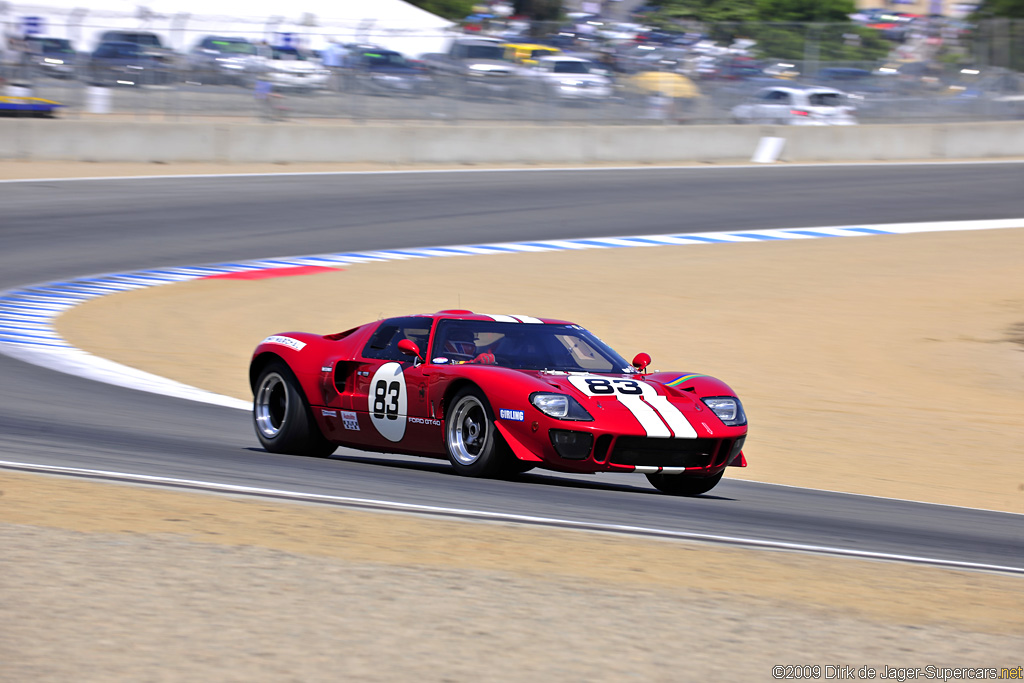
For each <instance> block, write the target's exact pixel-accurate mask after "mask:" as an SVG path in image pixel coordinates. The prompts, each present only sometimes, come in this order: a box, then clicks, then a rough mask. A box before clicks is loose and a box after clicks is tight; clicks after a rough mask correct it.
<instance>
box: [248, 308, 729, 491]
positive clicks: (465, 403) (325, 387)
mask: <svg viewBox="0 0 1024 683" xmlns="http://www.w3.org/2000/svg"><path fill="white" fill-rule="evenodd" d="M650 360H651V359H650V356H648V355H647V354H645V353H641V354H639V355H637V356H636V358H634V359H633V362H632V364H630V363H628V362H626V361H625V360H624V359H623V358H622V357H621V356H619V354H617V353H616V352H615V351H613V350H612V349H611V348H609V347H608V346H607V345H606V344H604V342H602V341H601V340H600V339H598V338H597V337H595V336H594V335H593V334H591V333H590V332H588V331H587V330H585V329H583V328H582V327H580V326H579V325H574V324H572V323H569V322H565V321H562V320H546V319H545V320H541V319H538V318H531V317H529V316H525V315H514V316H513V315H480V314H475V313H473V312H471V311H463V310H446V311H440V312H438V313H435V314H433V315H415V316H408V317H402V318H389V319H387V320H378V321H377V322H373V323H369V324H366V325H361V326H359V327H354V328H352V329H351V330H347V331H345V332H339V333H337V334H328V335H318V334H309V333H305V332H286V333H283V334H278V335H274V336H271V337H267V338H266V339H264V340H263V341H262V342H261V343H260V345H259V346H257V347H256V351H255V353H254V354H253V357H252V363H251V365H250V367H249V382H250V385H251V386H252V390H253V395H254V396H255V401H254V403H253V421H254V423H255V427H256V435H257V436H258V437H259V440H260V442H261V443H262V444H263V447H264V448H266V449H267V450H268V451H270V452H272V453H289V454H295V455H313V456H322V457H325V456H327V455H330V454H331V453H332V452H334V449H335V448H336V447H337V446H339V445H341V446H347V447H351V448H358V449H362V450H369V451H381V452H392V453H405V454H410V455H420V456H426V457H432V458H447V459H448V460H449V461H450V462H451V464H452V467H454V468H455V471H456V472H458V473H459V474H463V475H467V476H472V477H486V476H502V475H507V474H512V473H516V472H525V471H526V470H529V469H531V468H533V467H543V468H546V469H551V470H558V471H562V472H581V473H592V472H641V473H643V474H645V475H647V478H648V479H649V480H650V482H651V483H652V484H653V485H654V486H655V487H657V488H658V489H659V490H661V491H663V492H665V493H669V494H674V495H684V496H693V495H699V494H701V493H706V492H707V491H710V490H711V489H712V488H713V487H714V486H715V485H716V484H717V483H718V482H719V480H721V478H722V474H723V472H724V471H725V468H726V467H727V466H729V465H733V466H739V467H745V466H746V460H745V459H744V457H743V452H742V449H743V442H744V439H745V438H746V435H747V417H746V415H745V414H744V412H743V406H742V405H741V404H740V400H739V398H737V397H736V394H735V392H733V390H732V389H730V388H729V387H728V385H726V384H725V383H724V382H721V381H719V380H717V379H715V378H713V377H708V376H707V375H700V374H692V373H680V372H648V371H647V366H648V364H649V363H650Z"/></svg>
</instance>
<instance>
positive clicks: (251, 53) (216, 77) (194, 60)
mask: <svg viewBox="0 0 1024 683" xmlns="http://www.w3.org/2000/svg"><path fill="white" fill-rule="evenodd" d="M186 61H187V64H188V67H187V68H188V78H189V80H191V81H195V82H198V83H233V84H236V85H246V86H247V85H251V84H252V82H253V81H254V79H255V77H256V75H257V74H258V73H259V60H258V58H257V55H256V46H255V45H253V44H252V43H251V42H249V41H248V40H246V39H245V38H239V37H237V36H206V37H205V38H203V39H202V40H200V41H199V42H198V43H196V45H195V47H193V48H192V50H191V51H190V52H189V53H188V55H187V57H186Z"/></svg>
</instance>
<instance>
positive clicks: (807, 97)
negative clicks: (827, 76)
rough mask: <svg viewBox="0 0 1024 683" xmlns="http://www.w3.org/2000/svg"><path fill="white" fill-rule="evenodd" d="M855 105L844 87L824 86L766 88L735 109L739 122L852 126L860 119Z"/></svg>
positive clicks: (733, 114) (734, 113) (735, 117)
mask: <svg viewBox="0 0 1024 683" xmlns="http://www.w3.org/2000/svg"><path fill="white" fill-rule="evenodd" d="M853 112H854V107H853V106H852V105H851V104H850V100H849V97H848V96H847V94H846V93H845V92H843V91H842V90H836V89H835V88H824V87H813V86H812V87H801V86H795V85H794V86H775V87H771V88H763V89H761V90H759V91H758V92H757V93H755V94H754V96H753V97H751V98H750V99H749V100H748V101H747V102H745V103H743V104H739V105H737V106H735V107H733V109H732V117H733V120H734V121H736V122H737V123H774V124H780V125H791V126H849V125H852V124H855V123H857V119H856V118H855V117H854V115H853Z"/></svg>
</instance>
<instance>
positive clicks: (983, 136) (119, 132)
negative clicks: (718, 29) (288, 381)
mask: <svg viewBox="0 0 1024 683" xmlns="http://www.w3.org/2000/svg"><path fill="white" fill-rule="evenodd" d="M766 136H767V137H781V138H784V140H785V142H784V144H783V145H782V153H781V156H780V157H779V160H780V161H788V162H807V161H895V160H907V159H922V160H924V159H968V158H969V159H981V158H988V159H996V158H1011V157H1024V122H993V123H958V124H938V125H861V126H823V127H811V126H808V127H787V126H742V125H730V126H687V125H641V126H563V125H552V126H523V125H501V124H495V125H460V126H446V125H408V126H403V125H391V124H364V125H358V124H354V125H349V124H345V123H326V124H317V123H310V122H303V121H288V122H283V123H226V122H213V123H210V122H171V121H168V122H154V121H136V120H127V121H112V120H34V119H7V120H0V159H20V160H37V161H43V160H51V161H95V162H101V161H122V162H133V161H134V162H153V163H171V162H221V163H224V162H227V163H245V162H270V163H301V162H336V163H360V162H365V163H385V164H453V163H472V164H485V163H522V164H531V163H566V164H584V163H591V162H605V163H658V164H668V163H674V162H675V163H682V162H707V163H729V162H737V161H749V160H750V158H751V156H752V155H753V154H754V151H755V150H756V149H757V147H758V143H759V141H760V140H761V138H763V137H766Z"/></svg>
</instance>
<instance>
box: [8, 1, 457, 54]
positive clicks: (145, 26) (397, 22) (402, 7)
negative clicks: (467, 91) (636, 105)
mask: <svg viewBox="0 0 1024 683" xmlns="http://www.w3.org/2000/svg"><path fill="white" fill-rule="evenodd" d="M86 1H87V2H88V5H86V4H85V3H86ZM451 27H452V23H451V22H450V21H447V20H445V19H442V18H440V17H438V16H436V15H433V14H430V13H429V12H426V11H424V10H422V9H420V8H418V7H414V6H413V5H410V4H409V3H407V2H402V0H291V1H289V2H280V1H279V0H249V1H248V2H245V3H241V2H238V1H237V0H35V1H33V2H25V3H22V2H18V1H17V0H15V1H14V2H10V1H8V0H0V31H2V34H3V36H4V37H5V38H10V37H12V36H19V37H20V36H22V35H25V33H26V30H27V32H30V33H36V34H38V35H46V36H52V37H56V38H67V39H70V40H71V41H72V43H73V44H74V46H75V48H76V49H78V50H80V51H89V50H92V49H93V48H95V47H96V44H97V43H98V42H99V36H100V35H101V34H102V33H103V32H104V31H107V30H110V29H120V30H125V29H134V30H144V31H152V32H153V33H156V34H158V35H160V36H161V38H163V40H164V42H165V43H166V44H167V45H168V46H169V47H171V48H173V49H175V50H178V51H185V50H188V49H189V48H190V47H192V45H193V44H195V42H196V41H198V40H199V39H200V38H201V37H202V36H206V35H235V36H242V37H245V38H248V39H250V40H254V41H255V40H262V41H266V42H267V43H271V44H298V45H302V46H304V47H308V48H311V49H320V48H323V47H324V46H325V45H326V44H328V43H329V42H331V41H337V42H340V43H349V42H359V43H374V44H377V45H381V46H384V47H387V48H390V49H393V50H398V51H400V52H403V53H405V54H408V55H418V54H421V53H424V52H439V51H441V50H442V49H444V45H445V44H446V42H447V39H448V36H449V30H450V29H451Z"/></svg>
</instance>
